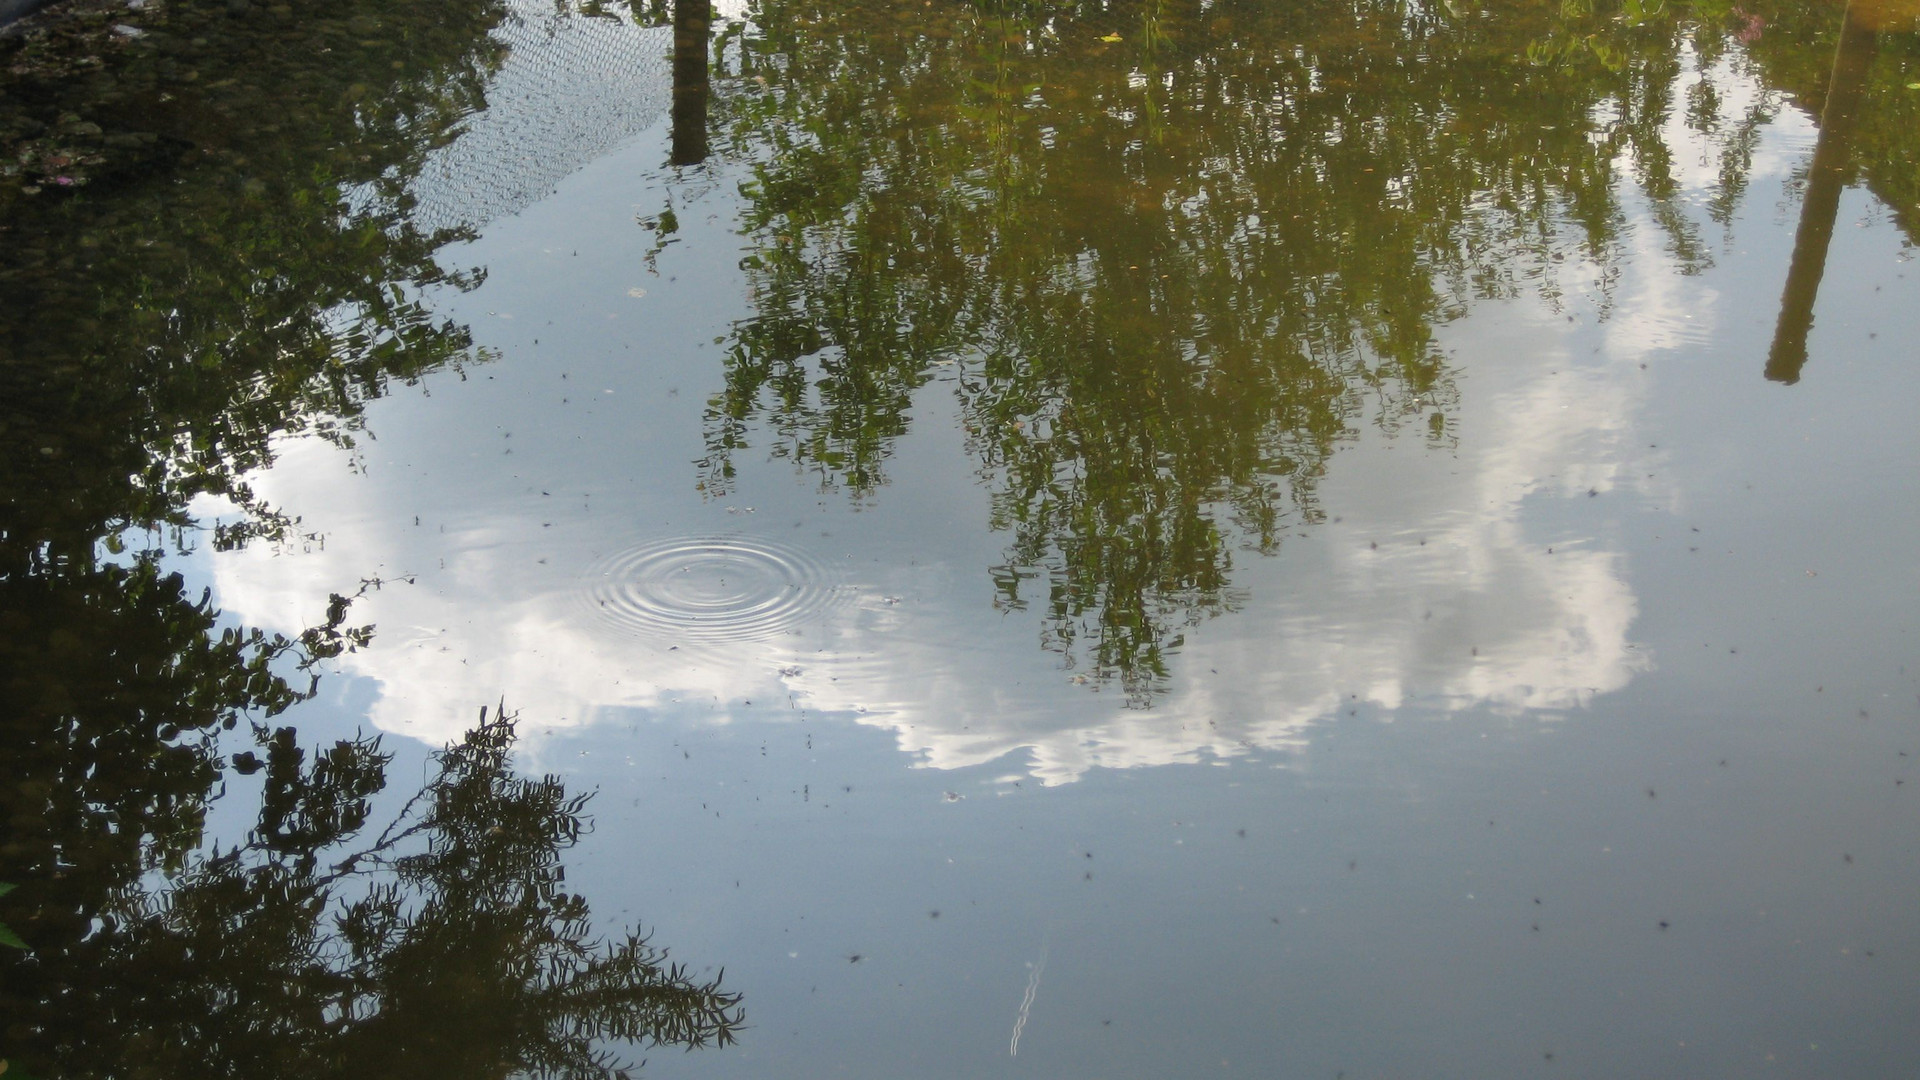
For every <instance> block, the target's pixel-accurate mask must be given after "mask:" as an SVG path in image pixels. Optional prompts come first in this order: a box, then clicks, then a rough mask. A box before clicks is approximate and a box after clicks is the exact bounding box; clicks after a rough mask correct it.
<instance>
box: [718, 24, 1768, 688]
mask: <svg viewBox="0 0 1920 1080" xmlns="http://www.w3.org/2000/svg"><path fill="white" fill-rule="evenodd" d="M1496 7H1497V11H1490V12H1489V13H1488V17H1484V18H1483V17H1480V16H1478V15H1459V16H1455V15H1452V14H1449V13H1448V12H1447V11H1446V10H1445V9H1436V8H1423V7H1409V6H1407V5H1402V4H1398V3H1386V2H1380V3H1374V2H1368V0H1319V2H1315V3H1308V4H1289V5H1280V6H1275V5H1269V4H1258V3H1252V2H1250V0H1248V2H1234V0H1228V2H1224V3H1219V4H1214V5H1211V6H1206V7H1204V8H1203V7H1202V6H1201V5H1199V4H1197V3H1192V2H1185V0H1124V2H1122V3H1119V4H1109V5H1093V4H1076V3H1070V2H1059V3H1046V2H1035V3H1027V4H1011V3H987V2H984V0H983V2H981V3H977V4H958V3H941V4H936V5H931V6H926V7H910V8H881V7H870V6H867V5H860V4H846V3H829V2H824V0H763V2H762V3H761V5H760V6H759V8H758V10H757V15H756V24H757V25H756V29H755V31H754V32H753V33H752V34H750V35H748V37H747V39H746V49H745V51H744V54H743V59H742V61H741V65H742V66H741V70H740V72H739V73H738V74H739V75H740V78H738V79H737V80H734V81H733V83H732V85H731V88H730V89H729V90H728V91H727V92H726V93H724V94H722V105H721V110H722V111H721V115H722V120H721V126H722V128H723V133H724V136H725V140H726V145H727V146H728V148H729V149H730V151H731V153H732V154H733V155H734V156H735V157H736V158H738V159H740V160H743V161H745V162H748V163H750V168H751V175H750V178H749V179H748V181H747V182H746V184H745V185H744V190H745V193H746V195H747V197H748V199H749V210H748V212H747V217H746V227H747V231H748V233H749V234H750V235H751V236H752V237H753V238H754V241H755V249H754V250H753V251H752V253H751V254H749V255H748V256H747V258H746V260H745V264H744V265H745V267H746V269H747V270H748V272H749V275H750V280H751V282H752V288H753V290H754V300H755V306H756V308H757V311H756V315H755V317H754V318H752V319H750V320H747V321H744V322H742V323H741V324H740V325H739V326H738V327H737V328H736V330H735V333H734V335H733V338H732V342H731V345H730V349H729V352H728V357H727V375H726V384H725V387H724V389H723V390H722V391H721V393H720V394H719V395H718V396H717V397H716V398H715V399H714V401H713V402H712V406H711V409H710V413H709V453H708V456H707V458H706V460H705V462H704V466H705V469H706V476H705V478H704V483H705V484H706V486H707V488H708V490H710V491H720V490H724V489H725V488H726V486H727V485H728V483H729V482H730V478H731V476H732V473H733V469H734V467H735V466H734V459H735V457H736V456H737V454H738V453H739V451H741V450H742V449H743V448H745V447H747V446H749V445H751V444H752V443H753V442H754V441H755V439H756V438H763V439H765V440H766V442H767V445H768V448H769V450H770V451H771V453H773V454H774V455H775V456H778V457H784V458H787V459H790V460H792V461H794V462H795V463H796V464H798V465H799V466H801V467H803V468H806V469H809V470H812V471H813V472H814V473H815V474H816V475H817V476H819V477H820V479H821V480H822V481H823V482H825V483H831V484H841V485H845V486H846V487H848V488H849V489H851V490H852V491H854V492H855V493H861V492H865V491H868V490H870V489H872V488H873V487H875V486H876V485H879V484H882V483H884V482H885V478H886V461H887V457H888V455H889V454H890V452H891V446H892V444H893V441H894V440H895V439H896V438H898V437H899V435H900V434H901V433H903V432H904V431H905V429H906V426H907V417H908V415H909V409H910V407H911V405H912V402H913V400H914V397H915V395H916V394H917V393H919V392H920V391H921V389H922V388H923V387H925V386H927V385H928V384H929V383H930V382H933V381H934V380H935V379H940V380H941V381H942V382H943V383H944V384H945V385H949V386H951V387H952V388H953V390H954V392H955V393H956V394H957V396H958V399H959V403H960V407H961V411H962V416H963V420H964V423H965V425H966V430H967V432H968V435H969V439H970V446H971V448H972V450H973V452H974V453H975V454H976V455H977V456H978V458H979V461H980V464H981V467H982V469H983V473H984V475H986V476H987V477H988V478H989V481H990V482H991V483H992V484H993V485H994V488H995V494H994V524H995V525H996V527H999V528H1002V529H1005V530H1007V531H1008V532H1009V534H1010V537H1011V539H1010V542H1009V546H1008V556H1007V563H1006V565H1005V566H1003V567H1001V568H1000V569H999V570H997V571H996V579H997V580H998V581H999V582H1000V584H1001V589H1002V594H1003V600H1004V602H1005V603H1007V604H1010V605H1016V606H1017V605H1023V604H1026V603H1029V602H1034V601H1037V602H1039V603H1042V604H1044V605H1045V611H1046V613H1047V616H1048V630H1047V636H1048V641H1049V644H1050V645H1051V646H1052V647H1056V648H1058V649H1060V650H1061V651H1063V652H1065V653H1067V654H1068V655H1069V656H1070V657H1073V658H1075V659H1076V660H1084V662H1085V663H1086V664H1087V665H1088V666H1089V667H1091V668H1092V669H1093V671H1095V672H1096V673H1098V674H1101V675H1108V674H1112V675H1118V676H1120V677H1121V678H1122V679H1123V680H1124V681H1125V682H1126V683H1127V685H1128V687H1129V689H1130V690H1132V691H1133V692H1135V693H1136V694H1142V693H1150V692H1151V689H1152V686H1153V684H1154V682H1155V680H1156V678H1157V676H1158V674H1159V672H1160V671H1161V669H1162V666H1163V664H1164V654H1165V651H1166V650H1167V649H1168V648H1170V647H1172V646H1173V645H1175V644H1177V643H1178V640H1179V636H1178V635H1179V628H1180V626H1181V625H1182V624H1184V623H1186V622H1188V621H1191V620H1193V619H1195V618H1200V617H1204V616H1205V615H1206V614H1208V613H1210V612H1213V611H1217V610H1220V609H1222V608H1224V607H1229V606H1231V605H1232V604H1233V603H1234V602H1235V599H1234V593H1233V591H1232V589H1231V587H1230V581H1231V554H1230V553H1231V552H1232V550H1233V549H1234V548H1235V547H1236V546H1240V547H1246V548H1250V549H1253V550H1256V551H1263V552H1264V551H1271V550H1273V549H1274V548H1275V547H1276V546H1277V545H1278V544H1279V543H1280V542H1281V540H1282V539H1283V538H1284V536H1285V535H1286V534H1287V533H1288V532H1289V531H1290V530H1292V529H1295V528H1298V527H1300V526H1302V525H1305V524H1309V523H1311V522H1313V521H1315V520H1317V518H1318V515H1319V513H1320V511H1319V510H1318V508H1317V506H1316V502H1315V496H1314V488H1315V485H1316V484H1317V482H1318V480H1319V478H1320V476H1321V475H1322V473H1323V472H1324V469H1325V465H1326V461H1327V459H1328V457H1329V456H1330V455H1331V454H1332V452H1333V451H1334V449H1335V447H1336V446H1337V445H1338V444H1339V443H1341V442H1342V441H1343V440H1345V439H1347V438H1349V437H1350V436H1351V434H1352V432H1353V429H1354V427H1355V425H1356V424H1358V423H1361V422H1371V423H1374V424H1377V425H1380V426H1383V427H1386V428H1389V429H1395V428H1398V427H1399V426H1401V425H1402V424H1403V423H1406V422H1409V421H1412V422H1416V423H1417V426H1418V428H1419V429H1421V430H1423V431H1428V432H1431V433H1433V437H1434V438H1436V439H1443V438H1444V437H1445V431H1446V424H1445V421H1444V417H1443V416H1442V415H1441V414H1442V413H1443V412H1444V411H1445V410H1447V409H1448V408H1450V407H1451V404H1452V402H1453V399H1454V394H1455V390H1454V388H1453V384H1452V380H1451V377H1450V374H1449V372H1448V369H1447V367H1446V365H1445V363H1444V362H1443V360H1442V358H1441V357H1440V355H1439V354H1438V352H1437V349H1436V348H1435V346H1434V344H1433V342H1432V329H1433V327H1434V326H1435V325H1436V324H1438V323H1441V322H1445V321H1447V320H1449V319H1451V318H1454V317H1455V316H1457V315H1458V314H1459V313H1460V312H1461V311H1462V310H1464V308H1465V306H1466V305H1467V304H1468V303H1469V302H1471V301H1473V300H1475V299H1478V298H1487V297H1507V296H1515V295H1520V294H1522V293H1529V292H1530V293H1534V294H1536V295H1539V296H1542V297H1544V298H1545V299H1547V300H1548V301H1549V302H1557V301H1558V299H1559V297H1560V296H1561V293H1562V288H1563V285H1562V282H1561V277H1560V275H1561V273H1562V271H1561V267H1562V266H1563V265H1564V260H1566V259H1567V257H1568V256H1569V255H1572V256H1573V257H1574V258H1575V261H1576V262H1579V261H1585V260H1592V261H1595V262H1599V263H1600V264H1601V265H1602V266H1603V267H1604V266H1605V265H1606V264H1607V263H1609V262H1610V261H1611V260H1612V259H1613V258H1614V257H1615V256H1616V255H1617V254H1618V252H1619V250H1620V246H1621V242H1622V239H1621V225H1622V222H1623V220H1624V211H1623V210H1622V208H1621V205H1620V199H1621V198H1622V197H1623V191H1622V184H1621V181H1622V180H1623V179H1630V180H1631V181H1632V182H1633V183H1634V184H1635V185H1636V186H1637V187H1638V189H1639V191H1640V192H1641V194H1642V196H1643V197H1644V198H1645V199H1646V200H1647V201H1648V202H1649V203H1650V204H1651V205H1652V206H1653V207H1654V210H1655V214H1656V218H1657V220H1659V221H1660V223H1661V224H1662V226H1663V228H1664V231H1665V234H1666V237H1667V242H1668V244H1669V246H1670V248H1671V249H1672V251H1673V253H1674V254H1675V255H1676V257H1677V258H1678V259H1679V261H1680V263H1681V265H1682V267H1683V268H1686V269H1696V268H1699V267H1702V266H1704V265H1706V260H1707V254H1706V251H1705V248H1704V245H1703V244H1702V243H1701V242H1700V240H1699V239H1698V237H1697V236H1696V235H1695V226H1694V224H1693V223H1692V222H1690V221H1689V220H1687V219H1686V217H1685V216H1684V214H1683V213H1682V212H1681V209H1680V207H1679V206H1678V204H1677V202H1676V197H1677V193H1678V185H1677V183H1676V181H1675V179H1674V174H1673V167H1672V161H1671V151H1670V149H1669V147H1668V145H1667V142H1666V139H1665V138H1664V137H1663V127H1664V125H1666V124H1667V123H1668V121H1669V120H1670V119H1671V109H1670V106H1669V102H1670V100H1671V99H1672V94H1673V90H1674V88H1675V86H1676V85H1678V84H1679V81H1680V76H1681V73H1682V72H1681V62H1680V56H1681V54H1682V52H1683V51H1684V49H1685V48H1686V47H1688V45H1689V43H1694V45H1695V47H1696V48H1697V49H1698V48H1703V47H1711V46H1702V45H1701V44H1700V43H1702V42H1711V41H1714V40H1716V35H1717V34H1718V33H1719V30H1718V28H1717V26H1710V25H1709V24H1708V23H1707V22H1704V21H1702V19H1701V18H1697V17H1695V16H1693V15H1691V14H1685V13H1682V12H1680V11H1679V10H1678V6H1677V4H1676V3H1674V2H1672V0H1669V3H1667V4H1665V5H1661V4H1658V3H1653V2H1646V0H1642V2H1637V3H1634V4H1633V5H1631V6H1630V7H1628V8H1620V7H1616V8H1613V9H1610V10H1609V11H1606V12H1597V11H1595V10H1594V9H1593V7H1592V6H1591V5H1583V3H1582V2H1581V0H1573V2H1571V3H1569V4H1566V5H1562V4H1560V3H1558V2H1557V0H1555V2H1551V3H1549V2H1516V3H1504V4H1499V5H1496ZM1496 15H1497V17H1494V16H1496ZM1588 20H1600V21H1603V22H1605V23H1606V25H1607V26H1609V27H1614V26H1617V27H1618V28H1619V30H1618V35H1619V36H1618V40H1616V38H1615V36H1614V34H1613V31H1611V30H1610V31H1608V32H1607V33H1606V34H1599V35H1598V36H1594V34H1592V33H1587V34H1586V35H1585V36H1582V37H1581V40H1582V41H1583V42H1587V43H1588V44H1586V45H1583V48H1585V49H1586V50H1587V51H1586V52H1585V53H1583V54H1581V55H1582V56H1585V57H1588V58H1593V57H1599V58H1601V62H1598V63H1593V62H1587V61H1585V60H1581V59H1579V58H1578V57H1571V56H1570V55H1558V54H1556V55H1555V56H1551V57H1550V56H1548V55H1546V54H1544V53H1542V52H1541V49H1540V48H1532V49H1531V51H1530V47H1531V46H1535V45H1537V43H1539V42H1548V43H1552V42H1555V41H1559V40H1561V39H1563V38H1566V37H1567V36H1568V35H1570V34H1575V33H1576V32H1579V31H1580V30H1581V28H1582V27H1584V26H1585V24H1586V22H1587V21H1588ZM1554 48H1558V47H1557V46H1555V47H1554ZM1560 52H1561V53H1566V52H1567V50H1564V49H1563V50H1560ZM1603 54H1604V55H1603ZM1696 112H1697V113H1698V114H1699V115H1698V116H1696V117H1691V118H1690V119H1692V120H1693V121H1694V122H1695V126H1696V127H1701V128H1703V129H1704V128H1705V127H1707V126H1709V125H1710V124H1715V123H1718V122H1719V116H1718V111H1717V110H1715V109H1714V108H1712V107H1711V103H1701V104H1700V106H1699V108H1697V109H1696ZM1760 119H1763V117H1762V118H1759V119H1756V118H1752V117H1749V118H1746V119H1745V120H1744V121H1743V122H1745V123H1747V124H1748V125H1749V126H1748V127H1747V128H1744V129H1739V130H1729V131H1725V132H1718V131H1715V132H1709V134H1712V135H1714V136H1716V137H1718V138H1720V139H1721V145H1723V146H1724V147H1726V153H1727V155H1728V162H1729V170H1728V171H1729V176H1728V181H1727V182H1728V183H1729V184H1730V185H1735V184H1738V183H1739V182H1741V180H1740V178H1741V177H1742V176H1743V175H1744V160H1743V159H1742V158H1741V156H1740V155H1741V153H1743V152H1750V149H1751V143H1750V141H1749V142H1747V143H1744V144H1743V143H1742V142H1741V141H1740V138H1741V135H1742V132H1743V131H1750V128H1751V125H1752V124H1755V123H1758V122H1760ZM1743 147H1744V150H1743ZM1623 173H1625V175H1624V176H1623ZM1611 278H1612V274H1611V272H1610V271H1603V272H1602V274H1601V279H1600V281H1599V282H1598V284H1599V287H1600V288H1601V290H1602V291H1603V292H1604V291H1605V290H1606V289H1607V288H1608V287H1609V286H1608V282H1610V280H1611ZM756 432H760V434H756ZM1036 583H1037V584H1038V586H1039V588H1040V590H1041V591H1040V593H1039V595H1038V596H1030V595H1029V593H1030V592H1031V591H1032V590H1033V589H1034V588H1035V585H1036Z"/></svg>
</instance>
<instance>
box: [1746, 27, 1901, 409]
mask: <svg viewBox="0 0 1920 1080" xmlns="http://www.w3.org/2000/svg"><path fill="white" fill-rule="evenodd" d="M1856 3H1857V0H1856ZM1854 7H1855V4H1848V5H1847V14H1846V17H1845V20H1844V21H1843V22H1842V23H1841V24H1840V47H1839V48H1838V49H1836V50H1835V51H1834V54H1833V74H1832V75H1831V76H1830V77H1829V78H1828V79H1827V101H1826V104H1825V105H1824V106H1822V107H1821V110H1820V141H1819V142H1817V143H1815V144H1814V147H1813V165H1812V166H1811V168H1810V169H1809V170H1808V175H1807V195H1806V199H1805V200H1804V201H1803V202H1802V203H1801V205H1800V230H1799V232H1797V233H1795V234H1794V237H1793V263H1792V265H1791V266H1790V267H1789V268H1788V269H1787V290H1786V294H1785V295H1783V296H1782V297H1781V298H1780V323H1779V325H1778V326H1777V327H1776V328H1775V329H1774V332H1773V349H1772V351H1771V352H1769V353H1768V354H1767V378H1769V379H1772V380H1773V381H1775V382H1783V383H1796V382H1799V381H1800V368H1801V366H1802V365H1804V364H1805V363H1806V362H1807V333H1808V332H1809V331H1811V330H1812V329H1813V301H1814V298H1815V297H1816V296H1817V295H1818V294H1819V292H1820V277H1821V275H1822V274H1824V273H1825V272H1826V268H1827V246H1828V245H1829V244H1831V243H1832V242H1833V223H1834V220H1835V219H1836V218H1837V217H1839V215H1840V192H1841V189H1843V188H1845V187H1846V182H1847V172H1848V170H1849V167H1850V165H1851V164H1852V162H1851V160H1850V158H1851V155H1850V153H1849V152H1848V144H1849V142H1850V141H1851V139H1852V135H1853V121H1854V118H1855V116H1857V115H1858V114H1859V111H1860V99H1861V97H1862V96H1864V94H1865V92H1866V83H1867V65H1868V63H1870V62H1871V61H1872V60H1873V50H1874V44H1875V41H1876V37H1877V35H1875V33H1874V32H1873V31H1872V30H1871V29H1869V28H1868V26H1867V23H1866V21H1865V20H1863V19H1861V18H1859V17H1857V16H1856V15H1855V13H1854V10H1853V9H1854Z"/></svg>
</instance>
